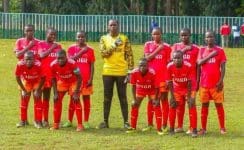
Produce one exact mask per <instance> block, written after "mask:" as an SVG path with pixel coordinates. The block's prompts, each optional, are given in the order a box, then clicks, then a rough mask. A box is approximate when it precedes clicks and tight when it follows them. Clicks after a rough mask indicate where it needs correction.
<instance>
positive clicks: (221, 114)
mask: <svg viewBox="0 0 244 150" xmlns="http://www.w3.org/2000/svg"><path fill="white" fill-rule="evenodd" d="M216 110H217V114H218V118H219V126H220V129H225V111H224V107H223V104H221V105H219V106H216Z"/></svg>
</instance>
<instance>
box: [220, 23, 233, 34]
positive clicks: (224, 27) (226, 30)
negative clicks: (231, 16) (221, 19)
mask: <svg viewBox="0 0 244 150" xmlns="http://www.w3.org/2000/svg"><path fill="white" fill-rule="evenodd" d="M230 33H231V30H230V26H228V25H222V26H221V27H220V34H221V35H230Z"/></svg>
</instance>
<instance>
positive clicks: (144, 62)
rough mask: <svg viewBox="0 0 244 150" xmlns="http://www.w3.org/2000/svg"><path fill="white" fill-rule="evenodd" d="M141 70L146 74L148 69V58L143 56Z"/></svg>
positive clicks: (140, 61) (140, 62)
mask: <svg viewBox="0 0 244 150" xmlns="http://www.w3.org/2000/svg"><path fill="white" fill-rule="evenodd" d="M138 67H139V70H140V72H141V73H142V74H146V73H147V70H148V62H147V59H146V58H141V59H140V60H139V64H138Z"/></svg>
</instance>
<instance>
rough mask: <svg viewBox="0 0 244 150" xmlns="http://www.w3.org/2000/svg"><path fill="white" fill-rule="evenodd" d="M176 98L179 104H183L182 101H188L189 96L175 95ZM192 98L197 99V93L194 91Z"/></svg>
mask: <svg viewBox="0 0 244 150" xmlns="http://www.w3.org/2000/svg"><path fill="white" fill-rule="evenodd" d="M174 96H175V100H176V101H177V102H182V101H185V100H187V97H186V96H187V95H186V94H179V93H174ZM191 97H192V98H196V91H192V92H191Z"/></svg>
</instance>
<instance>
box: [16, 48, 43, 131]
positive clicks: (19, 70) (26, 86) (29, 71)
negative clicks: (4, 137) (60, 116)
mask: <svg viewBox="0 0 244 150" xmlns="http://www.w3.org/2000/svg"><path fill="white" fill-rule="evenodd" d="M15 76H16V80H17V83H18V85H19V87H20V88H21V91H20V92H21V93H20V95H21V101H20V122H19V123H18V124H17V125H16V126H17V128H18V127H24V126H26V125H28V121H27V109H28V104H29V101H30V96H31V92H33V97H34V119H35V121H34V125H35V127H36V128H38V129H39V128H41V127H42V123H41V121H42V101H41V89H42V86H43V84H44V80H45V77H44V75H43V74H42V73H41V63H40V62H39V61H38V60H35V59H34V53H33V52H31V51H27V52H26V53H25V54H24V59H23V60H21V61H19V62H18V64H17V66H16V69H15Z"/></svg>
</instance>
